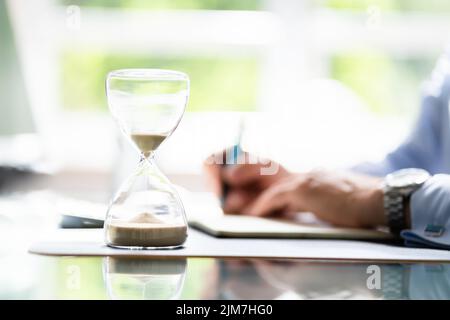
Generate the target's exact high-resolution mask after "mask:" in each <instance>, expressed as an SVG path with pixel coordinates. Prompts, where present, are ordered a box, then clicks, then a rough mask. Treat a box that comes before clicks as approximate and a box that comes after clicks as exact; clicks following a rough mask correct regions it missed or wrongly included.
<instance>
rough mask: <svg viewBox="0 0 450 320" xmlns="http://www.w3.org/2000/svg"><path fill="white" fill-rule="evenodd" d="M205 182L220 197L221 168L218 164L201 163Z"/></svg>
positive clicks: (221, 184)
mask: <svg viewBox="0 0 450 320" xmlns="http://www.w3.org/2000/svg"><path fill="white" fill-rule="evenodd" d="M203 170H204V172H205V178H206V184H207V186H208V188H209V189H210V190H211V191H212V192H214V193H215V194H216V195H217V196H219V197H221V196H222V192H223V181H222V168H221V166H220V165H216V164H210V163H205V164H204V165H203Z"/></svg>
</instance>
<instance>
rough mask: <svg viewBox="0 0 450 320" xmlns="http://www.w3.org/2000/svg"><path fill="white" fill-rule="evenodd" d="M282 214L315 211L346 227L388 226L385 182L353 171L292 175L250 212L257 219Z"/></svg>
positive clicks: (263, 195)
mask: <svg viewBox="0 0 450 320" xmlns="http://www.w3.org/2000/svg"><path fill="white" fill-rule="evenodd" d="M280 212H282V213H295V212H312V213H314V214H315V215H316V216H317V217H318V218H319V219H321V220H323V221H326V222H329V223H331V224H333V225H337V226H342V227H355V228H372V227H376V226H380V225H386V218H385V215H384V208H383V190H382V187H381V180H380V179H379V178H374V177H369V176H363V175H357V174H353V173H349V172H346V173H336V172H327V171H311V172H309V173H306V174H291V175H289V176H287V177H285V178H283V179H280V180H279V181H276V183H273V184H272V185H270V186H269V187H268V188H266V189H265V190H264V191H263V192H262V193H260V194H259V196H258V197H257V199H255V200H254V201H253V203H252V205H251V207H249V208H247V210H246V213H248V214H250V215H254V216H268V215H271V214H274V213H280Z"/></svg>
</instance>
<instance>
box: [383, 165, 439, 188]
mask: <svg viewBox="0 0 450 320" xmlns="http://www.w3.org/2000/svg"><path fill="white" fill-rule="evenodd" d="M429 177H430V174H429V173H428V172H427V171H425V170H422V169H402V170H398V171H395V172H393V173H391V174H388V175H387V176H386V183H387V185H388V186H390V187H393V188H402V187H408V186H417V185H421V184H423V183H424V182H425V181H427V179H428V178H429Z"/></svg>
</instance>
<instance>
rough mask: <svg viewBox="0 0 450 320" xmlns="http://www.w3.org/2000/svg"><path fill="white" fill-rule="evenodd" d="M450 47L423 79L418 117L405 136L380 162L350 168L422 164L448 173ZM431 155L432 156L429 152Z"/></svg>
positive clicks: (377, 172)
mask: <svg viewBox="0 0 450 320" xmlns="http://www.w3.org/2000/svg"><path fill="white" fill-rule="evenodd" d="M449 56H450V51H449V53H446V54H444V55H443V56H442V57H441V59H439V61H438V63H437V65H436V67H435V69H434V71H433V73H432V75H431V77H430V79H429V80H428V81H427V82H426V83H425V85H424V90H423V95H422V103H421V109H420V114H419V117H418V119H417V121H416V124H415V126H414V128H413V130H412V131H411V133H410V134H409V136H408V138H407V139H406V140H405V141H404V142H403V143H402V144H401V145H400V146H399V147H398V148H397V149H395V150H394V151H393V152H391V153H389V154H388V155H387V156H386V157H385V158H384V160H383V161H381V162H379V163H362V164H359V165H357V166H355V167H353V168H352V169H353V170H354V171H357V172H360V173H365V174H369V175H374V176H384V175H387V174H389V173H391V172H393V171H396V170H400V169H404V168H422V169H425V170H427V171H429V172H430V173H431V174H436V173H443V172H445V173H450V172H447V171H448V170H447V169H446V168H447V167H448V166H447V165H445V164H444V163H443V162H444V161H445V157H444V154H443V153H444V149H443V144H444V143H445V142H444V140H445V139H444V137H443V128H442V126H443V123H444V121H443V119H444V117H445V116H448V115H447V113H446V107H447V100H446V97H447V96H448V94H447V93H448V91H449V86H448V84H449V78H450V59H449ZM431 155H432V156H431Z"/></svg>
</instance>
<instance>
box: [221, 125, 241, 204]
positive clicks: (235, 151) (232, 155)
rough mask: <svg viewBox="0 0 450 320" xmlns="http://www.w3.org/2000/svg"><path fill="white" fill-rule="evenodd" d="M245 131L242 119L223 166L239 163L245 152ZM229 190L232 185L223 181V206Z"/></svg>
mask: <svg viewBox="0 0 450 320" xmlns="http://www.w3.org/2000/svg"><path fill="white" fill-rule="evenodd" d="M243 132H244V122H243V121H242V120H241V122H240V125H239V131H238V136H237V141H236V143H235V144H234V145H233V146H232V147H231V148H229V149H226V150H225V163H224V164H223V165H222V166H223V167H226V166H228V165H234V164H237V161H238V159H239V157H240V156H241V155H242V154H243V150H242V147H241V140H242V134H243ZM229 191H230V186H229V185H228V184H227V183H225V182H223V181H222V197H221V203H222V206H223V205H224V204H225V199H226V198H227V196H228V193H229Z"/></svg>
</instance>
